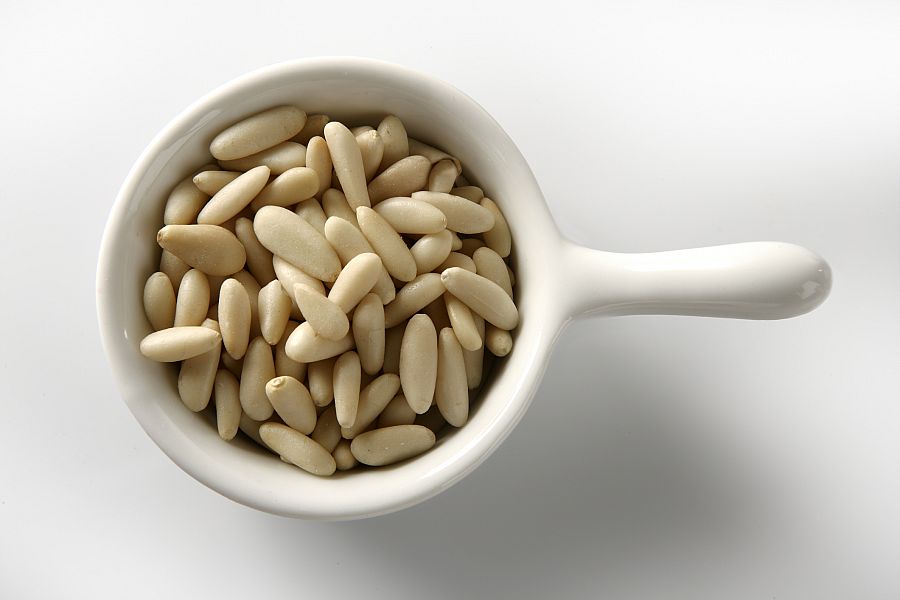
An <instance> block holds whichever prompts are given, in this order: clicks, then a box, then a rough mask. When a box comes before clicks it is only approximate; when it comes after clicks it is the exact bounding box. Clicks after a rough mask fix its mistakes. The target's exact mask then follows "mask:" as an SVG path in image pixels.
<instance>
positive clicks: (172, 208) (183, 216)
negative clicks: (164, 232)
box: [163, 177, 210, 225]
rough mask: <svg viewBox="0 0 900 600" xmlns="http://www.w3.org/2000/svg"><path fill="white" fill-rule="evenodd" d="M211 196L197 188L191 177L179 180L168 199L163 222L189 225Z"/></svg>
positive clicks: (165, 223)
mask: <svg viewBox="0 0 900 600" xmlns="http://www.w3.org/2000/svg"><path fill="white" fill-rule="evenodd" d="M209 196H210V195H209V194H205V193H203V191H202V190H199V189H197V186H196V185H194V181H193V179H192V178H191V177H188V178H187V179H184V180H183V181H181V182H179V183H178V185H176V186H175V188H174V189H173V190H172V193H170V194H169V198H168V199H167V200H166V209H165V212H164V213H163V224H164V225H188V224H190V223H193V222H194V220H195V219H196V218H197V214H198V213H199V212H200V209H202V208H203V205H204V204H206V202H207V200H209Z"/></svg>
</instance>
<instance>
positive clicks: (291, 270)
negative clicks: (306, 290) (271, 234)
mask: <svg viewBox="0 0 900 600" xmlns="http://www.w3.org/2000/svg"><path fill="white" fill-rule="evenodd" d="M272 266H273V267H274V268H275V276H276V277H277V278H278V281H280V282H281V287H283V288H284V292H285V293H286V294H287V295H288V296H290V298H291V318H292V319H296V320H300V319H302V318H303V315H302V314H301V313H300V307H299V306H297V301H296V300H295V299H294V294H293V291H294V284H297V283H302V284H304V285H308V286H309V287H311V288H312V289H314V290H316V291H317V292H320V293H321V294H322V295H323V296H324V295H325V286H324V285H322V282H321V281H319V280H318V279H316V278H315V277H312V276H310V275H307V274H306V273H304V272H303V271H301V270H300V269H298V268H297V267H295V266H294V265H292V264H291V263H289V262H288V261H286V260H284V259H283V258H281V257H280V256H274V257H273V258H272Z"/></svg>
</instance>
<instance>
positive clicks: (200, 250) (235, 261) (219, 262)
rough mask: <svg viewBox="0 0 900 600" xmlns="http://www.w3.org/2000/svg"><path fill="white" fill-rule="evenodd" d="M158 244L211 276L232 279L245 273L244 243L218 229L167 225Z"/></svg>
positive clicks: (225, 230) (245, 256) (223, 229)
mask: <svg viewBox="0 0 900 600" xmlns="http://www.w3.org/2000/svg"><path fill="white" fill-rule="evenodd" d="M156 241H157V243H158V244H159V245H160V246H162V248H163V249H164V250H168V251H169V252H171V253H172V254H174V255H175V256H177V257H178V258H180V259H181V260H183V261H184V262H185V263H187V264H188V265H190V266H192V267H194V268H195V269H200V270H201V271H203V272H204V273H206V274H207V275H231V274H232V273H235V272H237V271H240V270H241V269H243V268H244V262H245V261H246V260H247V254H246V253H245V252H244V246H243V245H242V244H241V242H240V241H239V240H238V239H237V238H236V237H235V236H234V234H233V233H231V232H230V231H228V230H227V229H225V228H223V227H219V226H218V225H166V226H165V227H163V228H162V229H160V230H159V233H157V234H156ZM160 270H161V271H163V272H165V271H164V269H162V268H161V269H160ZM179 283H180V279H179ZM173 284H174V279H173Z"/></svg>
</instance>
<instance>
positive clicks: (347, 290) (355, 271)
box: [328, 252, 382, 313]
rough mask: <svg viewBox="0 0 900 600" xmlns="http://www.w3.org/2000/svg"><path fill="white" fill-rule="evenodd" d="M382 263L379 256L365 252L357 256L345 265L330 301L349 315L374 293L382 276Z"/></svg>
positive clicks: (332, 289)
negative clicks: (360, 302) (361, 301)
mask: <svg viewBox="0 0 900 600" xmlns="http://www.w3.org/2000/svg"><path fill="white" fill-rule="evenodd" d="M381 270H382V263H381V259H380V258H379V257H378V255H377V254H374V253H372V252H364V253H362V254H357V255H356V256H354V257H353V258H352V259H350V261H349V262H348V263H347V264H346V265H344V268H343V270H342V271H341V273H340V275H338V278H337V280H335V282H334V285H333V286H331V291H330V292H329V293H328V299H329V300H331V301H332V302H334V303H335V304H337V305H338V306H339V307H340V308H341V310H343V311H344V312H345V313H349V312H350V311H351V310H353V308H354V307H355V306H356V305H357V304H359V301H360V300H362V299H363V298H364V297H365V295H366V294H368V293H369V292H371V291H372V288H373V287H374V286H375V283H376V282H377V281H378V278H379V276H380V275H381Z"/></svg>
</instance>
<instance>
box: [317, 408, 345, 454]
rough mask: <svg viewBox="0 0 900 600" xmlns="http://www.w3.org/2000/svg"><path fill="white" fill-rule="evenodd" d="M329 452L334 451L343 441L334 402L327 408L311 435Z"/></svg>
mask: <svg viewBox="0 0 900 600" xmlns="http://www.w3.org/2000/svg"><path fill="white" fill-rule="evenodd" d="M310 437H311V438H312V439H313V440H315V441H316V442H317V443H318V444H321V446H322V447H323V448H325V449H326V450H328V451H329V452H333V451H334V449H335V447H337V445H338V442H340V441H341V425H340V423H338V421H337V415H336V414H335V408H334V404H332V405H331V406H329V407H328V408H326V409H325V411H324V412H323V413H322V414H320V415H319V420H318V421H316V428H315V429H313V432H312V435H311V436H310Z"/></svg>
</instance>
